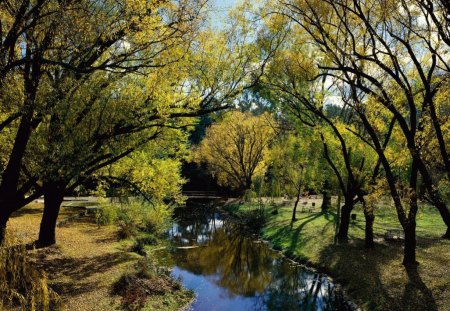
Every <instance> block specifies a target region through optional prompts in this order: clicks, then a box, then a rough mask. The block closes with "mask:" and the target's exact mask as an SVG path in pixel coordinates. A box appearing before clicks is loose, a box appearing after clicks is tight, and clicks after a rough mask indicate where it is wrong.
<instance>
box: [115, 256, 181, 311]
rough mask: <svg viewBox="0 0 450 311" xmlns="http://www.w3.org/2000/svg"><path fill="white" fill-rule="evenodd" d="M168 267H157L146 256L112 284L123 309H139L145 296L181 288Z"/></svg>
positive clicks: (145, 299) (143, 303)
mask: <svg viewBox="0 0 450 311" xmlns="http://www.w3.org/2000/svg"><path fill="white" fill-rule="evenodd" d="M169 274H170V272H169V270H168V269H165V268H161V267H158V265H156V264H155V262H154V261H153V260H152V259H151V258H148V257H145V258H142V259H140V260H139V261H138V262H137V263H136V266H135V271H133V272H128V273H126V274H124V275H123V276H122V277H121V278H120V279H119V280H118V281H117V282H116V283H115V284H114V286H113V293H114V294H116V295H120V296H122V306H123V308H124V309H125V310H141V309H142V308H144V306H145V303H146V301H147V298H148V297H149V296H154V295H165V294H166V293H169V292H173V291H177V290H180V289H181V284H180V283H179V282H178V281H175V280H173V279H172V278H170V276H169Z"/></svg>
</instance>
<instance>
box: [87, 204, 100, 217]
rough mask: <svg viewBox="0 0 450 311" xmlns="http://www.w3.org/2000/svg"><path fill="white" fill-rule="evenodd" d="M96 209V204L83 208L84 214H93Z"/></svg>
mask: <svg viewBox="0 0 450 311" xmlns="http://www.w3.org/2000/svg"><path fill="white" fill-rule="evenodd" d="M97 210H98V206H86V207H85V209H84V215H85V216H87V215H90V214H94V213H95V212H97Z"/></svg>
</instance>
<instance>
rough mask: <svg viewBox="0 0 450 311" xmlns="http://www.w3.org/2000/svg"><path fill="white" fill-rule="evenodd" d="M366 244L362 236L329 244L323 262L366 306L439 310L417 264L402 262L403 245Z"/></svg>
mask: <svg viewBox="0 0 450 311" xmlns="http://www.w3.org/2000/svg"><path fill="white" fill-rule="evenodd" d="M363 245H364V242H363V240H360V239H355V240H354V243H351V244H339V245H329V246H327V247H326V248H324V249H323V250H322V251H321V253H320V262H321V264H322V265H323V266H324V267H326V268H327V269H326V270H328V271H329V272H330V273H331V274H332V276H335V277H336V278H335V279H336V281H337V282H338V283H340V284H342V285H344V286H345V287H346V290H347V292H348V294H349V295H350V296H352V297H354V298H356V299H357V300H358V301H360V302H362V303H363V304H364V307H363V309H367V310H399V311H400V310H410V311H416V310H417V311H419V310H420V311H422V310H431V311H435V310H438V309H437V305H436V301H435V299H434V297H433V294H432V292H431V290H430V289H429V288H428V287H427V286H426V284H425V283H424V282H423V281H422V279H421V277H420V273H419V270H418V267H411V268H405V267H404V266H403V265H401V258H402V255H403V250H402V248H401V247H399V246H398V245H377V247H376V249H364V247H363ZM403 284H405V286H404V287H403V286H402V285H403Z"/></svg>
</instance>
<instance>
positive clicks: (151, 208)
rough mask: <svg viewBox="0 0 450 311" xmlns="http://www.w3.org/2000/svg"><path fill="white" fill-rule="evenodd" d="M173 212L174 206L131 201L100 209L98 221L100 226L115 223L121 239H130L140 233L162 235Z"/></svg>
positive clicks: (97, 215)
mask: <svg viewBox="0 0 450 311" xmlns="http://www.w3.org/2000/svg"><path fill="white" fill-rule="evenodd" d="M172 210H173V209H172V206H170V205H167V204H164V203H152V202H146V201H141V200H130V201H129V202H128V203H126V204H111V205H105V206H103V207H101V208H99V209H98V211H97V214H96V219H97V224H98V225H108V224H111V223H115V224H116V225H117V226H118V227H119V237H120V238H124V239H128V238H132V237H135V236H137V235H138V233H139V231H143V232H147V233H151V234H154V235H160V234H162V233H163V232H164V231H165V230H166V229H167V228H168V226H169V224H170V220H171V217H172Z"/></svg>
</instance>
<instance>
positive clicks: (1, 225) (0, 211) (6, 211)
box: [0, 204, 12, 246]
mask: <svg viewBox="0 0 450 311" xmlns="http://www.w3.org/2000/svg"><path fill="white" fill-rule="evenodd" d="M11 214H12V211H11V208H10V207H9V206H8V205H6V204H1V207H0V246H1V245H2V244H3V242H4V241H5V234H6V224H7V223H8V220H9V217H10V216H11Z"/></svg>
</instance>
